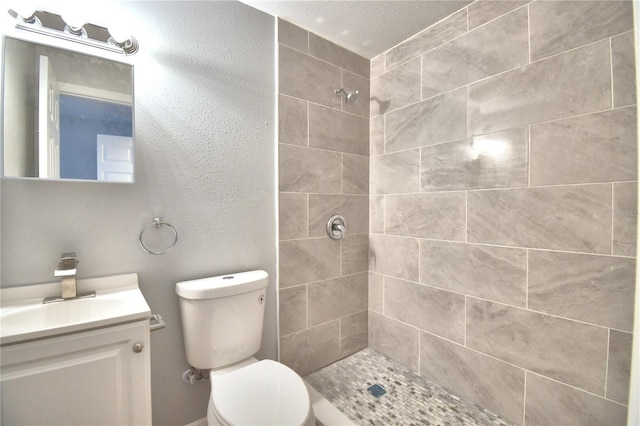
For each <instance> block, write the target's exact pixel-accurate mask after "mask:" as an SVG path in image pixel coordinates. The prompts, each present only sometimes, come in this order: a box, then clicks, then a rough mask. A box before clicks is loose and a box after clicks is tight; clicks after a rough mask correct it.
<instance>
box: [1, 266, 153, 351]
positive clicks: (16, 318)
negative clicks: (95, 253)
mask: <svg viewBox="0 0 640 426" xmlns="http://www.w3.org/2000/svg"><path fill="white" fill-rule="evenodd" d="M77 289H78V292H85V291H95V292H96V297H92V298H88V299H75V300H68V301H64V302H56V303H48V304H42V300H43V299H44V298H45V297H48V296H56V295H59V294H60V283H59V282H58V283H50V284H38V285H30V286H23V287H9V288H3V289H0V300H1V301H2V304H1V305H0V344H1V345H5V344H9V343H18V342H23V341H26V340H33V339H41V338H45V337H52V336H57V335H60V334H67V333H73V332H77V331H83V330H89V329H92V328H99V327H106V326H109V325H114V324H119V323H124V322H130V321H136V320H142V319H145V318H148V317H149V315H150V314H151V310H150V309H149V305H147V302H146V300H145V299H144V296H143V295H142V293H141V292H140V289H139V287H138V275H137V274H123V275H113V276H109V277H100V278H90V279H85V280H78V283H77Z"/></svg>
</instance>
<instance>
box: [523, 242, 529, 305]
mask: <svg viewBox="0 0 640 426" xmlns="http://www.w3.org/2000/svg"><path fill="white" fill-rule="evenodd" d="M526 258H527V259H526V261H527V263H526V267H525V281H524V285H525V287H524V302H525V305H524V306H525V308H526V309H529V250H528V249H527V252H526Z"/></svg>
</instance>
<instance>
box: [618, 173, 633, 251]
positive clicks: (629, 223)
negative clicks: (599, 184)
mask: <svg viewBox="0 0 640 426" xmlns="http://www.w3.org/2000/svg"><path fill="white" fill-rule="evenodd" d="M613 194H614V196H613V254H616V255H620V256H636V235H637V232H636V228H637V220H638V183H637V182H625V183H616V184H614V185H613Z"/></svg>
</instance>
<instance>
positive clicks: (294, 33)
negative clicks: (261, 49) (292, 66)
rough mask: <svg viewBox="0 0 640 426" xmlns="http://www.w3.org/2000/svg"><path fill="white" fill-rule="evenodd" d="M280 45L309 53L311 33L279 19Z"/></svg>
mask: <svg viewBox="0 0 640 426" xmlns="http://www.w3.org/2000/svg"><path fill="white" fill-rule="evenodd" d="M278 43H282V44H284V45H286V46H289V47H292V48H294V49H296V50H299V51H301V52H305V53H307V52H308V51H309V32H308V31H306V30H303V29H302V28H300V27H298V26H296V25H293V24H292V23H290V22H287V21H283V20H282V19H278Z"/></svg>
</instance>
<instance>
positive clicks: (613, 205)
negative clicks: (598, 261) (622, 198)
mask: <svg viewBox="0 0 640 426" xmlns="http://www.w3.org/2000/svg"><path fill="white" fill-rule="evenodd" d="M615 188H616V185H615V184H614V183H613V182H611V208H610V209H609V211H610V212H611V256H613V230H614V226H615V217H616V215H615V213H616V212H615V211H614V209H615V198H614V192H615Z"/></svg>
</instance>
